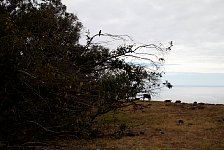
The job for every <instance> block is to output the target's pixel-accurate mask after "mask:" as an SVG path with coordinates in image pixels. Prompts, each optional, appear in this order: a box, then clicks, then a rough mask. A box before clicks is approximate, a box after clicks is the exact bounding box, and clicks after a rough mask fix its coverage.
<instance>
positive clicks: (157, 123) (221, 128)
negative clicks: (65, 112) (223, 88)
mask: <svg viewBox="0 0 224 150" xmlns="http://www.w3.org/2000/svg"><path fill="white" fill-rule="evenodd" d="M96 127H97V128H98V129H99V130H101V131H103V132H104V133H106V134H105V135H108V136H102V137H99V138H96V139H92V140H81V139H80V140H77V139H70V138H68V139H65V138H64V139H61V140H59V141H58V142H57V144H55V145H51V146H49V147H47V148H46V149H64V150H76V149H77V150H104V149H106V150H119V149H121V150H124V149H127V150H173V149H174V150H187V149H189V150H223V149H224V105H210V104H200V105H199V104H197V105H193V104H182V103H165V102H154V101H150V102H139V103H138V104H137V105H133V106H129V107H127V108H123V109H121V110H118V111H116V112H111V113H108V114H105V115H104V116H101V117H100V118H98V125H96ZM116 131H117V132H116Z"/></svg>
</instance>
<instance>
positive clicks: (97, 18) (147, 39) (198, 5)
mask: <svg viewBox="0 0 224 150" xmlns="http://www.w3.org/2000/svg"><path fill="white" fill-rule="evenodd" d="M62 2H64V3H65V4H66V5H67V6H68V9H69V11H72V12H74V13H75V14H77V15H78V17H79V18H80V20H81V21H82V22H83V23H84V26H86V28H87V29H90V31H91V32H92V33H97V32H98V31H99V29H102V31H103V32H109V33H112V34H128V35H130V36H132V37H133V38H134V40H136V41H138V42H143V43H151V42H152V43H154V42H157V41H160V42H162V43H167V42H168V41H170V40H173V41H174V47H173V51H172V52H171V53H174V54H172V60H171V62H168V63H175V62H173V61H174V60H175V59H176V60H178V63H181V62H183V63H186V61H189V62H190V61H193V62H201V61H202V62H203V61H204V62H206V63H207V62H208V60H209V61H210V62H212V63H217V64H220V63H222V61H221V59H222V58H223V57H222V56H224V50H223V47H224V42H223V41H224V28H223V26H224V15H223V14H224V9H223V8H224V1H223V0H185V1H183V0H169V1H167V0H131V1H127V0H95V1H92V0H75V1H69V0H62ZM174 56H175V57H176V58H175V57H174ZM211 56H212V57H211ZM220 58H221V59H220ZM219 69H220V68H219ZM223 70H224V68H223ZM217 72H218V70H217Z"/></svg>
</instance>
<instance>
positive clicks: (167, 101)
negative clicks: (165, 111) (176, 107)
mask: <svg viewBox="0 0 224 150" xmlns="http://www.w3.org/2000/svg"><path fill="white" fill-rule="evenodd" d="M171 101H172V100H168V99H167V100H165V101H164V102H165V103H171Z"/></svg>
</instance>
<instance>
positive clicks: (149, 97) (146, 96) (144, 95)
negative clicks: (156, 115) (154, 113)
mask: <svg viewBox="0 0 224 150" xmlns="http://www.w3.org/2000/svg"><path fill="white" fill-rule="evenodd" d="M145 98H147V99H148V100H149V101H150V100H151V95H150V94H143V100H145Z"/></svg>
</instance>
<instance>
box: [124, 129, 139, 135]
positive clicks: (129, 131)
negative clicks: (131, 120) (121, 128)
mask: <svg viewBox="0 0 224 150" xmlns="http://www.w3.org/2000/svg"><path fill="white" fill-rule="evenodd" d="M126 134H127V136H139V132H138V131H132V130H128V131H127V133H126Z"/></svg>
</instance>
